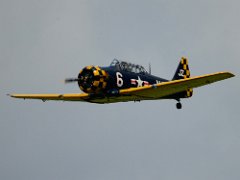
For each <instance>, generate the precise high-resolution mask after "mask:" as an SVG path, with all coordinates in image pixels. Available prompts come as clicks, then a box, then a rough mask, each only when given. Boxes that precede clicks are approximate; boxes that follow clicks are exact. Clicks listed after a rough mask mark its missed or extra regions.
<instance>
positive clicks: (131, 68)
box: [110, 59, 148, 74]
mask: <svg viewBox="0 0 240 180" xmlns="http://www.w3.org/2000/svg"><path fill="white" fill-rule="evenodd" d="M110 66H115V67H116V66H117V67H119V68H120V69H121V70H122V71H128V72H134V73H142V74H148V72H147V71H146V70H145V68H144V67H143V66H141V65H136V64H132V63H128V62H126V61H121V60H117V59H114V60H113V61H112V63H111V64H110Z"/></svg>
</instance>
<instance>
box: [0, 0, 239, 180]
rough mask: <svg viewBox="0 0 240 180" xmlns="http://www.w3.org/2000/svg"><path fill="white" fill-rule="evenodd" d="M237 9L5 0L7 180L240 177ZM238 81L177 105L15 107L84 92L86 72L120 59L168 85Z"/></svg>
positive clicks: (1, 76)
mask: <svg viewBox="0 0 240 180" xmlns="http://www.w3.org/2000/svg"><path fill="white" fill-rule="evenodd" d="M239 7H240V2H239V1H237V0H202V1H195V0H172V1H167V0H148V1H143V0H121V1H117V0H101V1H98V0H68V1H64V0H51V1H47V0H41V1H39V0H22V1H17V0H0V179H3V180H12V179H19V180H26V179H31V180H42V179H45V180H55V179H56V180H64V179H73V180H75V179H81V180H92V179H98V180H110V179H111V180H112V179H114V180H118V179H119V180H120V179H121V180H122V179H126V180H128V179H129V180H130V179H131V180H135V179H136V180H145V179H156V180H157V179H162V180H172V179H180V180H181V179H183V180H192V179H195V180H202V179H206V180H212V179H218V180H225V179H231V180H238V179H240V172H239V167H240V156H239V152H240V131H239V129H240V121H239V100H240V98H239V92H240V79H239V73H240V70H239V67H240V51H239V47H240V34H239V30H240V21H239V16H240V12H239ZM182 56H185V57H187V58H188V59H189V66H190V69H191V75H192V76H197V75H201V74H207V73H213V72H218V71H231V72H233V73H234V74H235V75H236V77H234V78H231V79H228V80H225V81H221V82H218V83H215V84H212V85H209V86H205V87H201V88H198V89H194V96H193V97H192V98H190V99H184V100H182V104H183V109H182V110H177V109H176V107H175V104H176V102H175V101H173V100H161V101H144V102H140V103H134V102H128V103H117V104H107V105H98V104H89V103H81V102H53V101H52V102H50V101H48V102H45V103H44V102H42V101H36V100H29V101H27V100H26V101H24V100H19V99H12V98H10V97H8V96H6V94H8V93H79V92H80V90H79V88H78V86H77V84H68V85H65V84H64V83H63V80H64V79H65V78H69V77H76V76H77V74H78V73H79V71H80V70H81V69H82V68H83V67H85V66H87V65H100V66H107V65H108V64H110V62H111V61H112V60H113V59H114V58H119V59H124V60H127V61H131V62H133V63H138V64H141V65H143V66H145V67H147V66H148V63H149V62H151V65H152V74H154V75H156V76H160V77H163V78H166V79H171V78H172V76H173V75H174V72H175V70H176V68H177V65H178V63H179V60H180V58H181V57H182Z"/></svg>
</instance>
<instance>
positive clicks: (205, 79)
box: [10, 72, 234, 103]
mask: <svg viewBox="0 0 240 180" xmlns="http://www.w3.org/2000/svg"><path fill="white" fill-rule="evenodd" d="M233 76H234V75H233V74H232V73H229V72H218V73H214V74H208V75H203V76H197V77H192V78H187V79H181V80H175V81H169V82H163V83H159V84H155V85H149V86H144V87H137V88H129V89H123V90H120V92H119V95H118V96H110V97H109V96H90V95H89V94H85V93H83V94H10V96H11V97H14V98H22V99H41V100H43V101H46V100H61V101H87V102H93V103H115V102H126V101H139V100H153V99H164V98H165V97H167V96H169V95H172V94H176V93H179V92H183V91H186V90H188V89H191V88H197V87H200V86H204V85H207V84H211V83H214V82H217V81H221V80H224V79H227V78H231V77H233Z"/></svg>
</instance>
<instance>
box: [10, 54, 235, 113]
mask: <svg viewBox="0 0 240 180" xmlns="http://www.w3.org/2000/svg"><path fill="white" fill-rule="evenodd" d="M233 76H234V74H232V73H230V72H216V73H211V74H205V75H201V76H195V77H190V70H189V66H188V60H187V58H184V57H182V58H181V60H180V63H179V65H178V67H177V70H176V73H175V74H174V76H173V78H172V80H166V79H163V78H160V77H157V76H154V75H152V74H151V70H149V72H148V71H146V70H145V68H144V67H143V66H141V65H136V64H132V63H128V62H126V61H121V60H117V59H114V60H113V61H112V63H111V64H110V66H108V67H99V66H87V67H85V68H83V69H82V70H81V71H80V73H79V74H78V77H77V78H69V79H66V80H65V82H66V83H70V82H77V83H78V85H79V87H80V89H81V90H82V91H83V92H84V93H74V94H10V96H11V97H14V98H22V99H40V100H42V101H47V100H60V101H85V102H90V103H99V104H105V103H116V102H127V101H143V100H160V99H174V100H176V101H177V104H176V107H177V109H181V108H182V104H181V102H180V100H181V99H182V98H190V97H191V96H192V95H193V88H197V87H200V86H204V85H208V84H211V83H214V82H217V81H221V80H224V79H227V78H231V77H233Z"/></svg>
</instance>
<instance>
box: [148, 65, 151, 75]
mask: <svg viewBox="0 0 240 180" xmlns="http://www.w3.org/2000/svg"><path fill="white" fill-rule="evenodd" d="M148 67H149V70H148V72H149V74H152V68H151V63H149V64H148Z"/></svg>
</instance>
